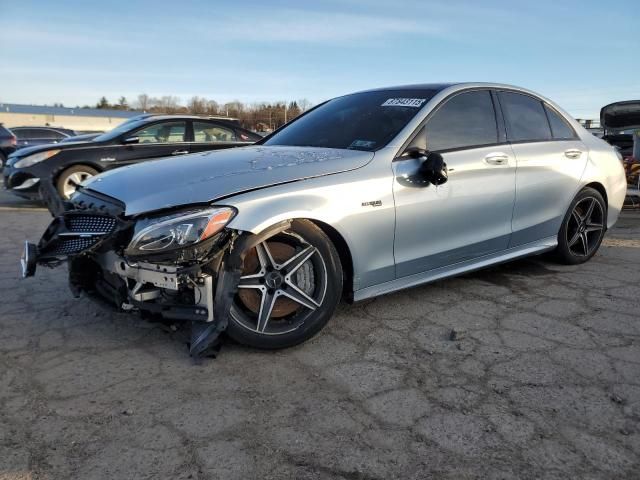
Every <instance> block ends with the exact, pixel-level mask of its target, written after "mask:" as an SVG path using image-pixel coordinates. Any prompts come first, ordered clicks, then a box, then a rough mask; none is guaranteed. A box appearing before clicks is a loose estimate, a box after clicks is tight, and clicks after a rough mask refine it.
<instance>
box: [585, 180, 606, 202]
mask: <svg viewBox="0 0 640 480" xmlns="http://www.w3.org/2000/svg"><path fill="white" fill-rule="evenodd" d="M585 188H593V189H594V190H596V191H597V192H598V193H599V194H600V195H602V198H603V199H604V203H605V205H606V206H608V205H609V197H608V195H607V189H606V188H605V187H604V185H603V184H601V183H600V182H591V183H587V184H586V185H585V186H583V187H582V189H585Z"/></svg>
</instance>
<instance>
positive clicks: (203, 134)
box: [190, 120, 251, 152]
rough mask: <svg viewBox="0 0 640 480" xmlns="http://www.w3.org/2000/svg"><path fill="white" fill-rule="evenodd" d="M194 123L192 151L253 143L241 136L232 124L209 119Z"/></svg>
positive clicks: (194, 121)
mask: <svg viewBox="0 0 640 480" xmlns="http://www.w3.org/2000/svg"><path fill="white" fill-rule="evenodd" d="M192 125H193V143H191V144H190V148H191V151H192V152H203V151H206V150H219V149H222V148H231V147H237V146H239V145H242V144H246V145H250V144H251V142H250V141H248V140H245V139H243V138H241V137H240V136H239V135H238V132H237V131H236V130H235V129H234V128H233V127H232V126H230V125H224V124H221V123H217V122H211V121H207V120H193V121H192Z"/></svg>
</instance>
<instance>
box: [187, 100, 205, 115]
mask: <svg viewBox="0 0 640 480" xmlns="http://www.w3.org/2000/svg"><path fill="white" fill-rule="evenodd" d="M187 108H188V109H189V113H193V114H194V115H202V114H205V113H207V100H206V99H204V98H201V97H198V96H195V97H191V100H189V104H188V105H187Z"/></svg>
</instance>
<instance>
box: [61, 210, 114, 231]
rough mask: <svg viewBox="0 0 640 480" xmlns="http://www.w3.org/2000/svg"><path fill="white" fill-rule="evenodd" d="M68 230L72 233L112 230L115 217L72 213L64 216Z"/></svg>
mask: <svg viewBox="0 0 640 480" xmlns="http://www.w3.org/2000/svg"><path fill="white" fill-rule="evenodd" d="M65 223H66V224H67V228H68V229H69V232H73V233H102V234H105V235H106V234H108V233H111V232H113V229H114V228H115V227H116V219H115V218H113V217H109V216H105V215H90V214H84V213H82V214H73V215H67V216H66V217H65Z"/></svg>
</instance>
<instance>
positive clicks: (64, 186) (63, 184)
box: [56, 165, 98, 200]
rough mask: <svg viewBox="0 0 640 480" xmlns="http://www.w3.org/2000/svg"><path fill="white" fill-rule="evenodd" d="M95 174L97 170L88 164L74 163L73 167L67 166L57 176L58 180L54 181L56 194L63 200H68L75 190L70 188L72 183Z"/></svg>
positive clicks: (77, 182) (79, 181)
mask: <svg viewBox="0 0 640 480" xmlns="http://www.w3.org/2000/svg"><path fill="white" fill-rule="evenodd" d="M97 174H98V171H97V170H96V169H95V168H93V167H89V166H88V165H74V166H73V167H70V168H67V169H66V170H65V171H63V172H62V173H61V174H60V175H59V176H58V181H57V182H56V189H57V190H58V194H59V195H60V197H62V198H63V199H64V200H68V199H69V197H70V196H71V194H72V193H73V192H74V191H75V188H74V189H73V190H72V189H71V187H72V184H73V183H75V184H76V185H77V184H79V183H81V182H82V181H84V180H86V179H87V178H89V177H93V176H94V175H97Z"/></svg>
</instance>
